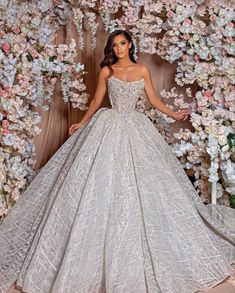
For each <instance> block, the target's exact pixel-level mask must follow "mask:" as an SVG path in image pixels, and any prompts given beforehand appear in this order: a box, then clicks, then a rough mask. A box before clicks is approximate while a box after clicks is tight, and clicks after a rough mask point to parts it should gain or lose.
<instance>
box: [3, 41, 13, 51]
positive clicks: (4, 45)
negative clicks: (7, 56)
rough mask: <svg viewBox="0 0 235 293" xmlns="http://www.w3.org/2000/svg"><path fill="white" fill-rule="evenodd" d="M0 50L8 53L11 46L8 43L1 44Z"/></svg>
mask: <svg viewBox="0 0 235 293" xmlns="http://www.w3.org/2000/svg"><path fill="white" fill-rule="evenodd" d="M1 48H2V50H3V51H4V52H5V53H9V52H10V49H11V46H10V44H9V43H7V42H5V43H2V45H1Z"/></svg>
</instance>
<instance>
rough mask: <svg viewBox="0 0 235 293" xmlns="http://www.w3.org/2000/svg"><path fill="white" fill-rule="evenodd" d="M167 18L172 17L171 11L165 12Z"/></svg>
mask: <svg viewBox="0 0 235 293" xmlns="http://www.w3.org/2000/svg"><path fill="white" fill-rule="evenodd" d="M166 15H167V17H172V16H173V15H174V12H173V11H172V10H170V11H168V12H167V14H166Z"/></svg>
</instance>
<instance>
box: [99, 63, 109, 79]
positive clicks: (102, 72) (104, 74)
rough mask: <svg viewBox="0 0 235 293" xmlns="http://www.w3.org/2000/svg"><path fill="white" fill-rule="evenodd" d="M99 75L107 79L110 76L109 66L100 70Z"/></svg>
mask: <svg viewBox="0 0 235 293" xmlns="http://www.w3.org/2000/svg"><path fill="white" fill-rule="evenodd" d="M99 75H100V76H102V77H104V78H105V79H106V78H108V77H109V76H110V69H109V67H108V66H104V67H102V68H101V69H100V72H99Z"/></svg>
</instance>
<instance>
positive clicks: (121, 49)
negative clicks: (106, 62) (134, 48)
mask: <svg viewBox="0 0 235 293" xmlns="http://www.w3.org/2000/svg"><path fill="white" fill-rule="evenodd" d="M130 48H131V43H130V42H129V41H128V40H127V39H126V37H125V36H124V35H117V36H116V37H115V38H114V39H113V51H114V54H115V55H116V56H117V58H118V59H122V58H125V57H127V56H128V57H129V49H130Z"/></svg>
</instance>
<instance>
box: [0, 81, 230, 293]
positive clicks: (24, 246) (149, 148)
mask: <svg viewBox="0 0 235 293" xmlns="http://www.w3.org/2000/svg"><path fill="white" fill-rule="evenodd" d="M107 82H108V90H109V97H110V101H111V104H112V109H108V108H102V109H100V110H99V111H97V112H96V113H95V115H93V117H92V118H91V119H90V120H89V121H87V123H85V124H84V125H83V127H81V128H80V129H78V130H77V131H76V132H75V134H74V135H72V136H71V137H70V138H69V139H68V140H67V141H66V142H65V144H64V145H63V146H62V147H61V148H60V149H59V150H58V151H57V152H56V154H55V155H54V156H53V157H52V158H51V159H50V160H49V162H48V163H47V164H46V165H45V166H44V168H42V169H41V171H40V173H39V174H38V175H37V176H36V177H35V179H34V180H33V181H32V183H31V184H30V186H29V187H28V188H27V190H26V191H25V193H24V195H23V196H22V198H21V199H20V200H18V201H17V203H16V204H15V206H14V207H13V208H12V210H11V211H10V213H9V215H8V216H7V218H6V219H5V220H4V222H3V223H2V225H1V226H0V291H1V292H2V293H4V292H6V291H7V289H8V288H9V287H10V286H11V285H12V284H13V283H14V282H17V284H18V286H21V287H22V288H23V291H24V292H29V293H78V292H81V293H91V292H96V293H121V292H128V293H147V292H148V293H192V292H196V291H198V290H205V289H208V288H210V287H212V286H214V285H216V284H217V283H219V282H220V281H222V280H223V279H224V278H226V277H227V276H229V275H230V274H231V264H232V263H234V261H235V250H234V239H235V231H234V219H235V210H233V209H230V208H227V207H219V206H210V208H209V207H207V206H205V205H204V204H203V203H202V201H201V199H200V197H199V196H198V195H197V193H196V191H195V190H194V188H193V186H192V184H191V183H190V181H189V180H188V177H187V175H186V174H185V172H184V170H183V168H182V166H181V165H180V163H179V161H178V160H177V159H176V158H175V156H174V155H173V154H172V152H171V149H170V147H169V146H168V145H167V143H166V142H165V140H164V139H163V137H162V136H161V135H160V134H159V133H158V131H157V129H156V128H155V127H154V126H153V124H152V123H151V122H150V120H149V119H148V118H147V117H146V116H145V115H144V114H142V113H139V112H137V111H135V110H134V107H135V103H136V102H137V100H138V97H139V95H140V94H142V91H143V89H144V80H139V81H133V82H125V81H121V80H118V79H116V78H114V77H111V78H109V79H108V81H107Z"/></svg>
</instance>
